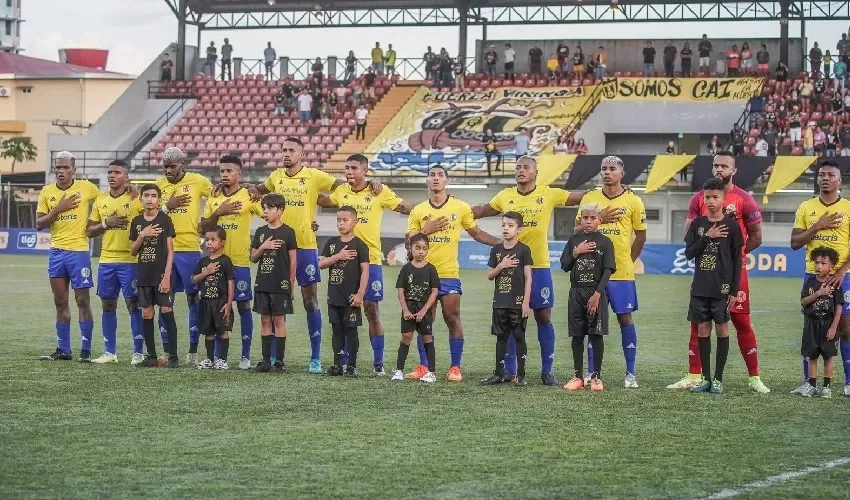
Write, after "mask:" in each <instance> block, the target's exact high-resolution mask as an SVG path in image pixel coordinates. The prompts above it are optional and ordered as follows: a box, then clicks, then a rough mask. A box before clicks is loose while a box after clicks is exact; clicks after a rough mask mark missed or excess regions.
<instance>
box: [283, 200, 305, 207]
mask: <svg viewBox="0 0 850 500" xmlns="http://www.w3.org/2000/svg"><path fill="white" fill-rule="evenodd" d="M286 206H287V207H303V206H304V202H303V201H300V200H293V199H290V198H287V199H286Z"/></svg>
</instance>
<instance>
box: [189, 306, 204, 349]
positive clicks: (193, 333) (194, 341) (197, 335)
mask: <svg viewBox="0 0 850 500" xmlns="http://www.w3.org/2000/svg"><path fill="white" fill-rule="evenodd" d="M200 307H201V305H200V304H189V344H191V345H198V342H199V341H200V339H201V330H200V329H199V328H198V308H200Z"/></svg>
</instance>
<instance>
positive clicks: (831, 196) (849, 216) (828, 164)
mask: <svg viewBox="0 0 850 500" xmlns="http://www.w3.org/2000/svg"><path fill="white" fill-rule="evenodd" d="M817 181H818V185H819V186H820V194H819V195H818V196H817V197H815V198H811V199H809V200H806V201H804V202H803V203H801V204H800V206H799V208H797V215H796V217H795V219H794V229H792V230H791V248H793V249H795V250H797V249H799V248H802V247H803V246H805V247H806V275H805V276H804V277H803V282H804V285H805V282H807V281H809V279H810V278H812V277H813V276H814V275H815V264H814V261H813V260H812V251H813V250H814V249H815V248H818V247H821V246H823V247H827V248H832V249H833V250H835V251H836V252H838V259H837V260H836V262H834V266H833V269H832V273H831V274H830V276H829V279H828V280H827V285H828V286H831V287H833V288H838V287H841V288H843V289H844V290H845V291H847V290H850V276H848V275H847V271H848V269H850V259H848V257H850V201H848V200H847V199H845V198H842V197H841V195H840V194H839V189H840V188H841V170H840V169H839V168H838V164H837V163H836V162H835V161H834V160H824V162H823V163H822V164H821V166H820V168H819V169H818V175H817ZM848 302H850V301H844V306H843V307H842V312H841V321H840V322H839V324H838V333H839V336H840V337H841V343H840V349H841V359H842V361H843V362H844V395H845V396H850V304H848ZM803 367H804V369H805V371H804V373H803V378H804V379H806V378H808V360H806V359H804V360H803ZM805 385H806V381H804V382H803V385H801V386H800V387H798V388H797V389H796V390H795V391H794V392H795V393H800V392H801V391H802V390H803V389H804V386H805Z"/></svg>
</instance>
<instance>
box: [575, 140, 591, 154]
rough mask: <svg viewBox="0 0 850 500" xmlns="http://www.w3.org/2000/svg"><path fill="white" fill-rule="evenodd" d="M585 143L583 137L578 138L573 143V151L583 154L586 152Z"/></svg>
mask: <svg viewBox="0 0 850 500" xmlns="http://www.w3.org/2000/svg"><path fill="white" fill-rule="evenodd" d="M588 151H589V150H588V148H587V144H585V143H584V138H579V140H578V142H577V143H576V145H575V150H574V153H575V154H577V155H579V156H583V155H586V154H587V153H588Z"/></svg>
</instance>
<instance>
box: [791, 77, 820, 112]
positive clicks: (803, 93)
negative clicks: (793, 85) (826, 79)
mask: <svg viewBox="0 0 850 500" xmlns="http://www.w3.org/2000/svg"><path fill="white" fill-rule="evenodd" d="M798 90H799V91H800V99H801V100H802V102H803V113H808V112H809V107H810V105H811V101H812V92H814V90H815V86H814V85H813V84H812V81H811V80H809V77H808V76H803V81H802V82H800V86H799V87H798ZM792 96H793V92H792Z"/></svg>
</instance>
